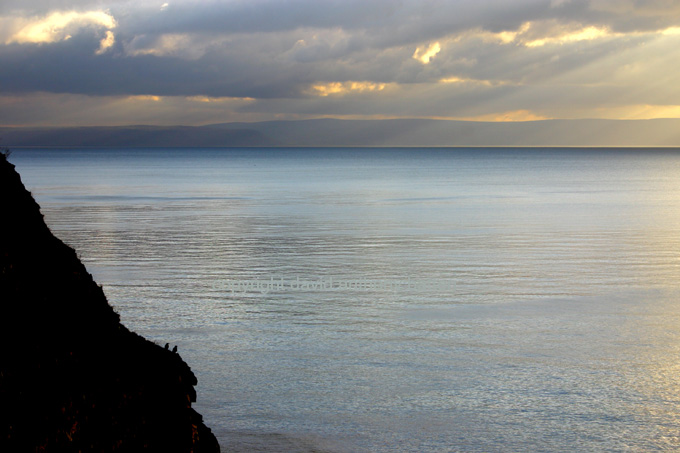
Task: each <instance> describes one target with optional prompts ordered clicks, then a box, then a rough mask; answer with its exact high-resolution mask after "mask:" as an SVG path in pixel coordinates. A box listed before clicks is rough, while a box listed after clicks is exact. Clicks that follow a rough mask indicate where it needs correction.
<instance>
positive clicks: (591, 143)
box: [0, 119, 680, 148]
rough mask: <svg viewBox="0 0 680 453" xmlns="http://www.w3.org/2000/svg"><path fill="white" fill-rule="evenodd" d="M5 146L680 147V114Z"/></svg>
mask: <svg viewBox="0 0 680 453" xmlns="http://www.w3.org/2000/svg"><path fill="white" fill-rule="evenodd" d="M0 139H1V142H0V143H1V144H2V146H4V147H199V148H200V147H206V148H207V147H680V119H651V120H603V119H593V120H541V121H525V122H474V121H449V120H433V119H390V120H366V121H364V120H338V119H317V120H300V121H267V122H259V123H224V124H212V125H206V126H141V125H132V126H111V127H98V126H92V127H63V128H46V127H45V128H37V127H0Z"/></svg>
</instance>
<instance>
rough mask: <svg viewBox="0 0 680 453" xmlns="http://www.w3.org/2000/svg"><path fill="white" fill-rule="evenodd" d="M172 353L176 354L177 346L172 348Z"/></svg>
mask: <svg viewBox="0 0 680 453" xmlns="http://www.w3.org/2000/svg"><path fill="white" fill-rule="evenodd" d="M172 352H175V353H176V352H177V345H175V347H174V348H172Z"/></svg>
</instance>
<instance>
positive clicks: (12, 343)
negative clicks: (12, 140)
mask: <svg viewBox="0 0 680 453" xmlns="http://www.w3.org/2000/svg"><path fill="white" fill-rule="evenodd" d="M0 197H2V198H1V200H2V201H1V203H2V204H1V208H0V209H1V212H2V221H0V269H1V273H0V451H8V452H9V451H60V452H61V451H140V450H146V451H163V452H183V451H185V452H189V451H193V452H216V451H219V445H218V444H217V441H216V439H215V437H214V436H213V434H212V432H211V431H210V429H209V428H207V427H206V426H205V425H204V424H203V422H202V418H201V416H200V415H199V414H198V413H197V412H196V411H195V410H193V409H192V408H191V403H192V402H193V401H195V400H196V393H195V391H194V386H195V385H196V383H197V381H196V377H195V376H194V374H193V373H192V372H191V369H190V368H189V366H188V365H187V364H186V363H185V362H184V361H183V360H182V359H181V358H180V356H179V355H178V354H175V353H173V352H171V351H169V350H166V349H164V348H163V347H160V346H158V345H156V344H155V343H152V342H150V341H148V340H146V339H145V338H143V337H141V336H139V335H137V334H135V333H134V332H131V331H129V330H128V329H127V328H126V327H125V326H123V325H122V324H121V323H120V320H119V317H118V315H117V314H116V313H115V312H114V310H113V309H112V308H111V306H110V305H109V304H108V301H107V300H106V296H105V295H104V293H103V291H102V289H101V287H100V286H98V285H97V284H96V283H95V282H94V280H93V279H92V276H91V275H90V274H89V273H88V272H87V270H86V269H85V267H84V266H83V264H82V263H81V262H80V260H79V259H78V257H77V255H76V252H75V251H74V250H73V249H72V248H70V247H69V246H67V245H65V244H64V243H63V242H61V241H60V240H59V239H57V238H56V237H54V236H53V235H52V233H51V232H50V230H49V228H48V227H47V226H46V224H45V222H44V220H43V217H42V215H41V214H40V207H39V206H38V204H37V203H36V202H35V200H34V199H33V197H32V196H31V194H30V193H29V192H28V191H27V190H26V189H25V188H24V186H23V184H22V182H21V179H20V177H19V175H18V174H17V172H16V171H15V169H14V166H13V165H11V164H10V163H9V162H7V159H6V158H5V156H4V155H2V156H0Z"/></svg>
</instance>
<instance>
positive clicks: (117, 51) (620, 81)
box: [0, 0, 680, 122]
mask: <svg viewBox="0 0 680 453" xmlns="http://www.w3.org/2000/svg"><path fill="white" fill-rule="evenodd" d="M678 30H680V4H678V3H677V2H673V1H665V0H657V1H655V0H649V1H646V2H635V1H632V0H631V1H628V0H617V1H608V0H592V1H588V0H562V1H556V0H552V1H551V0H516V1H512V2H508V1H507V0H482V1H479V0H475V1H472V0H461V1H457V2H451V1H444V0H430V1H428V2H427V3H426V4H424V3H423V2H422V1H416V0H403V1H401V2H394V1H393V0H342V1H341V0H327V1H322V2H319V1H312V0H290V1H277V0H247V1H246V0H231V1H206V2H195V1H189V0H176V1H173V2H171V3H164V2H162V1H161V2H157V1H155V0H154V1H151V0H139V1H136V2H129V1H122V0H121V1H107V0H101V1H100V0H98V1H96V2H95V1H94V0H93V1H70V2H68V1H60V0H55V1H54V2H44V1H37V0H25V1H18V0H6V2H3V3H2V5H0V43H3V44H0V95H4V96H6V97H7V96H10V97H16V96H19V97H21V96H28V97H30V98H31V102H30V104H31V105H37V104H38V102H39V101H38V99H45V101H44V102H45V105H50V106H51V105H53V104H54V102H55V99H57V97H55V96H67V97H69V99H71V101H73V99H79V101H78V102H75V101H73V102H74V103H73V104H69V105H80V104H82V103H83V102H84V100H83V98H81V97H80V96H85V97H86V98H88V99H92V100H93V101H92V102H93V103H96V102H95V100H99V102H101V103H102V105H106V106H109V107H111V106H115V108H110V109H109V110H110V111H111V112H123V110H124V107H125V106H130V107H131V106H134V107H135V108H138V107H140V106H141V105H144V108H143V109H142V110H144V111H147V110H148V111H153V112H156V113H157V114H158V115H157V116H156V118H166V117H167V118H169V117H173V118H174V119H175V120H177V119H181V115H182V114H184V115H189V111H190V110H191V109H186V106H188V105H193V106H194V107H196V105H199V104H200V106H202V108H200V109H198V111H200V112H206V111H207V110H205V108H207V106H208V105H210V106H211V107H210V108H211V110H210V112H211V113H210V115H213V114H214V115H217V116H219V113H218V111H217V110H215V109H218V106H225V105H229V106H230V107H229V109H230V110H229V112H230V113H229V115H236V116H238V115H243V117H244V118H251V119H252V118H263V117H267V118H271V117H273V116H276V115H279V116H281V115H283V116H284V117H285V116H286V115H288V116H290V117H307V116H310V117H313V116H315V115H316V116H331V115H339V116H344V117H349V116H352V117H361V116H362V115H364V116H371V117H379V116H381V115H382V116H417V117H455V118H501V119H502V118H505V119H506V120H508V121H509V120H512V119H514V118H543V117H549V118H561V117H579V116H581V117H584V116H598V115H613V114H615V113H616V112H619V113H620V114H621V115H633V114H635V112H636V111H639V112H643V113H638V115H657V114H659V115H664V114H669V115H672V114H675V113H674V112H675V110H674V108H675V107H674V106H677V105H680V83H678V82H679V81H678V80H677V77H678V76H676V71H675V67H674V66H675V64H674V62H675V61H677V59H678V58H679V57H680V45H679V44H680V32H678ZM138 96H152V97H157V98H158V99H159V101H152V100H151V99H152V98H140V97H138ZM130 97H132V98H130ZM128 98H130V99H133V98H134V99H136V101H135V102H136V104H135V103H133V102H132V101H130V100H128V101H126V102H123V101H121V100H120V99H128ZM113 99H116V101H115V102H114V101H113ZM191 99H194V100H195V99H207V100H211V101H210V102H199V101H190V100H191ZM219 99H222V100H223V101H218V100H219ZM227 99H229V100H230V101H225V100H227ZM234 99H249V101H247V102H240V101H239V102H236V103H235V101H233V100H234ZM71 101H69V102H71ZM88 102H89V101H88ZM192 102H193V103H192ZM83 105H84V104H83ZM88 105H89V104H88ZM93 105H94V104H93ZM151 105H153V107H151ZM664 105H668V106H669V107H668V108H663V106H664ZM646 106H649V107H646ZM161 107H162V108H168V109H172V108H179V109H180V110H178V112H177V113H176V114H175V115H171V114H168V115H161V114H160V113H159V112H158V109H160V108H161ZM88 109H89V110H88V112H94V111H96V112H97V114H98V115H101V118H102V121H104V120H106V121H113V119H112V116H111V115H112V114H109V113H106V109H105V108H102V109H98V108H94V107H92V106H90V107H88ZM37 110H39V109H37V108H36V111H37ZM45 111H52V110H50V109H49V108H46V109H45ZM81 111H83V110H81ZM508 112H510V113H508ZM645 112H646V113H645ZM36 114H37V113H36ZM74 115H77V111H76V113H74ZM202 115H203V114H197V116H196V119H194V120H188V121H199V122H200V121H202V120H204V119H205V118H206V117H207V116H209V115H208V114H206V115H203V116H202ZM230 117H231V116H230ZM153 118H154V117H153V116H152V115H150V116H149V119H150V120H152V119H153ZM55 121H56V119H55ZM73 121H75V119H73ZM83 121H92V118H90V117H88V118H84V119H83ZM180 122H181V121H180Z"/></svg>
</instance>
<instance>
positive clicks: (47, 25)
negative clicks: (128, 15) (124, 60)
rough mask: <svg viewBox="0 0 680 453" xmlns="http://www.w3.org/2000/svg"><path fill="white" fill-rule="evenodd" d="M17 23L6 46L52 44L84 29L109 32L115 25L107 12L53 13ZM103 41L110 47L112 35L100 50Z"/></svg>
mask: <svg viewBox="0 0 680 453" xmlns="http://www.w3.org/2000/svg"><path fill="white" fill-rule="evenodd" d="M18 21H19V22H20V23H21V25H20V27H19V30H18V31H17V32H16V33H14V34H13V35H12V36H11V37H10V38H9V39H8V40H7V42H6V44H11V43H19V44H26V43H32V44H41V43H53V42H56V41H62V40H67V39H70V38H71V37H72V35H73V34H74V33H76V32H77V31H78V30H79V29H81V28H84V27H103V28H106V29H108V31H109V32H110V30H111V29H113V28H116V25H117V23H116V20H115V19H114V17H113V16H112V15H111V14H110V13H109V12H107V11H87V12H77V11H69V12H54V13H52V14H50V15H48V16H46V17H42V18H31V19H20V20H18ZM104 41H106V43H108V42H110V43H111V45H112V44H113V33H111V35H109V33H107V37H106V38H105V40H103V42H102V48H106V47H107V46H106V45H105V43H104ZM109 47H110V46H109Z"/></svg>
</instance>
